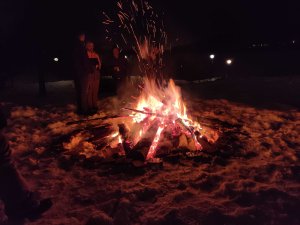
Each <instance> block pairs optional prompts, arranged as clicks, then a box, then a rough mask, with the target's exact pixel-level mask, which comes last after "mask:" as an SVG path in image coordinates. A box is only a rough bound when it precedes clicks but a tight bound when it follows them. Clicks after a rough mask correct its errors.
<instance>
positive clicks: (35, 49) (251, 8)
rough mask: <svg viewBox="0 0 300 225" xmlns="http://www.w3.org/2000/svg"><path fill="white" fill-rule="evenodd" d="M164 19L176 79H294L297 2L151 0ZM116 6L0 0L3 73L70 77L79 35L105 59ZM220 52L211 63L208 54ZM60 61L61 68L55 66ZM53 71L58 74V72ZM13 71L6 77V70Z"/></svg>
mask: <svg viewBox="0 0 300 225" xmlns="http://www.w3.org/2000/svg"><path fill="white" fill-rule="evenodd" d="M149 2H150V3H151V4H152V5H153V6H154V8H156V9H157V11H158V12H159V13H162V14H163V15H164V19H165V21H166V27H167V31H168V34H169V38H170V43H171V44H172V46H173V49H172V52H171V53H170V55H169V56H170V57H169V61H167V64H168V65H167V67H168V70H169V71H170V73H172V74H173V76H176V77H183V76H184V78H186V79H198V78H203V77H209V76H211V75H212V74H214V75H224V74H227V73H229V72H228V68H227V67H226V65H225V63H224V62H225V60H226V59H227V58H229V57H230V58H233V59H234V64H233V65H232V66H231V68H230V74H231V75H237V76H246V75H251V76H253V75H256V76H287V75H297V74H299V72H300V69H299V66H298V64H299V56H300V54H299V43H300V31H299V30H300V29H299V28H300V14H299V11H300V7H299V6H300V4H299V3H297V1H278V2H277V1H258V0H252V1H250V0H243V1H242V0H240V1H216V0H211V1H196V0H185V1H170V0H167V1H166V0H164V1H159V0H152V1H151V0H150V1H149ZM114 9H115V2H114V1H111V0H97V1H95V0H87V1H76V2H75V1H67V0H65V1H62V0H60V1H59V0H51V1H49V0H44V1H31V0H29V1H25V0H1V2H0V29H1V30H0V31H1V32H0V35H1V39H0V40H1V42H0V48H1V49H0V50H1V62H2V63H3V65H2V66H1V70H2V71H4V72H2V73H6V72H7V71H9V73H11V74H19V73H23V72H24V71H31V70H33V69H34V68H36V67H37V64H39V62H40V60H41V59H42V58H43V60H45V61H47V60H48V63H49V70H51V69H52V70H55V71H60V72H61V73H60V75H59V76H61V79H64V78H65V77H67V76H68V75H67V74H68V68H69V64H70V60H69V59H70V57H69V55H70V52H71V51H72V45H73V40H74V37H75V35H76V33H77V32H78V31H86V32H87V33H88V34H89V37H90V39H92V40H94V41H95V42H96V44H97V49H98V51H99V52H100V54H102V55H105V54H107V53H108V51H109V49H110V46H109V44H108V43H106V42H105V41H104V35H103V33H104V32H103V27H102V24H101V21H102V11H106V12H112V11H113V10H114ZM210 53H214V54H216V59H215V60H214V64H213V65H212V63H211V61H210V59H209V57H208V55H209V54H210ZM53 57H59V59H60V65H59V66H58V65H52V64H53V63H54V62H53ZM53 67H54V69H53ZM5 71H6V72H5Z"/></svg>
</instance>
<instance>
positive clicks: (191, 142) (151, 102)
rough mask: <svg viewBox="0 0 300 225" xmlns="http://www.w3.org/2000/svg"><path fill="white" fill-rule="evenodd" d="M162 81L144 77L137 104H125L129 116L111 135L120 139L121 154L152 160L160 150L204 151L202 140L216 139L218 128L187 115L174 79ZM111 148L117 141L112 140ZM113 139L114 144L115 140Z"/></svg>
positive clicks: (213, 140) (210, 141) (211, 141)
mask: <svg viewBox="0 0 300 225" xmlns="http://www.w3.org/2000/svg"><path fill="white" fill-rule="evenodd" d="M162 83H163V85H162V84H161V83H159V82H157V81H156V80H155V79H149V78H145V79H144V85H143V87H142V91H141V94H140V96H139V97H138V98H137V101H136V102H135V103H133V105H135V107H132V108H123V109H124V110H127V111H129V112H130V114H129V118H130V119H129V120H128V119H127V120H123V123H119V124H118V126H115V127H118V130H117V131H115V132H113V134H111V135H110V137H111V138H113V139H114V140H118V147H119V148H120V149H121V154H122V153H123V154H125V155H127V156H132V157H137V156H140V157H142V158H143V159H145V160H147V161H153V159H154V158H155V156H156V153H157V152H158V151H160V152H161V153H162V152H171V151H172V150H178V149H182V150H188V151H194V152H196V151H201V150H202V149H203V146H202V144H201V143H205V142H206V143H210V144H212V143H214V142H215V141H216V140H217V139H218V134H217V132H215V131H213V130H211V129H209V128H204V127H202V126H201V125H200V123H198V122H197V121H194V120H193V119H192V118H191V117H189V116H188V113H187V107H186V105H185V103H184V102H183V100H182V95H181V90H180V88H179V87H178V86H176V85H175V83H174V81H173V80H170V81H169V82H168V83H165V82H162ZM111 143H112V144H111V146H110V147H112V148H115V147H116V141H112V142H111ZM113 143H114V144H113Z"/></svg>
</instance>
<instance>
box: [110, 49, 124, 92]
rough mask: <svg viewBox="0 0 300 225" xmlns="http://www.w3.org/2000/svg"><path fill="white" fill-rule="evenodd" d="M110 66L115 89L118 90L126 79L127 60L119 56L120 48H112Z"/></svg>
mask: <svg viewBox="0 0 300 225" xmlns="http://www.w3.org/2000/svg"><path fill="white" fill-rule="evenodd" d="M110 68H111V75H112V77H113V79H114V83H115V89H116V91H118V89H120V87H121V85H122V84H124V82H125V81H126V79H127V62H126V60H125V58H123V57H121V55H120V49H119V48H118V47H114V48H113V50H112V59H111V65H110Z"/></svg>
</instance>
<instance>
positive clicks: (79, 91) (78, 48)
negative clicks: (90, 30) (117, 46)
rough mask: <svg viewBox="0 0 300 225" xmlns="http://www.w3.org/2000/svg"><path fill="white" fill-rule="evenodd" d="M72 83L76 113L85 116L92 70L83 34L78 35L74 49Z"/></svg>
mask: <svg viewBox="0 0 300 225" xmlns="http://www.w3.org/2000/svg"><path fill="white" fill-rule="evenodd" d="M73 65H74V83H75V89H76V99H77V111H78V113H79V114H87V113H88V112H87V109H88V108H87V105H88V103H87V97H86V96H87V89H88V75H89V74H90V73H92V71H93V69H92V67H91V66H90V62H89V59H88V55H87V52H86V48H85V34H84V33H80V34H79V35H78V36H77V40H76V43H75V47H74V55H73Z"/></svg>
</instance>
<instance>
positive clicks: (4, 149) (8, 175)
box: [0, 109, 52, 221]
mask: <svg viewBox="0 0 300 225" xmlns="http://www.w3.org/2000/svg"><path fill="white" fill-rule="evenodd" d="M6 124H7V123H6V118H5V116H4V114H3V112H2V111H1V109H0V184H1V185H0V199H1V200H2V201H3V203H4V205H5V213H6V215H7V217H8V219H9V221H11V220H22V219H25V218H28V219H37V218H38V217H39V216H40V215H41V214H42V213H44V212H45V211H47V210H48V209H50V208H51V206H52V201H51V199H38V198H37V197H36V194H35V193H34V192H32V191H31V190H30V188H29V187H28V186H27V184H26V182H25V180H24V179H23V177H22V176H21V175H20V173H19V171H18V170H17V168H16V167H15V165H14V162H13V160H12V158H11V149H10V147H9V144H8V142H7V140H6V138H5V136H4V135H3V134H2V132H1V130H2V128H4V127H5V126H6Z"/></svg>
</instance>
